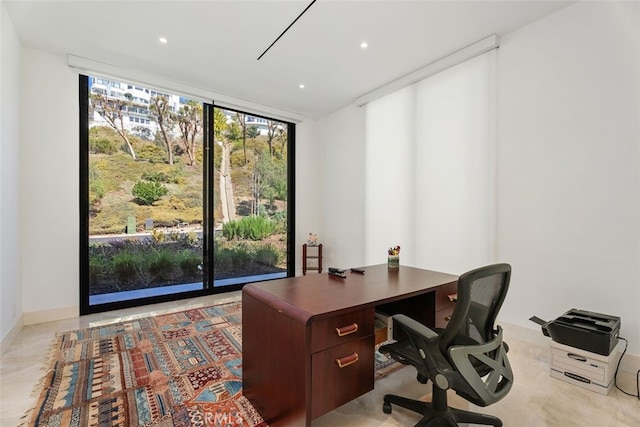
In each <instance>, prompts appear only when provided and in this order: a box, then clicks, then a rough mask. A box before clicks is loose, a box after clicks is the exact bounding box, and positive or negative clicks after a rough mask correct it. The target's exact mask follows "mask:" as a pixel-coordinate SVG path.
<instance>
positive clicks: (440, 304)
mask: <svg viewBox="0 0 640 427" xmlns="http://www.w3.org/2000/svg"><path fill="white" fill-rule="evenodd" d="M457 292H458V283H450V284H448V285H446V286H441V287H439V288H438V289H437V290H436V311H439V310H444V309H446V308H449V307H454V306H455V305H456V303H455V301H452V300H451V296H453V295H456V294H457Z"/></svg>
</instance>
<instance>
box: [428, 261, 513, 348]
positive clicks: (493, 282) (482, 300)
mask: <svg viewBox="0 0 640 427" xmlns="http://www.w3.org/2000/svg"><path fill="white" fill-rule="evenodd" d="M510 276H511V267H510V266H509V265H508V264H495V265H491V266H487V267H481V268H478V269H476V270H472V271H469V272H467V273H465V274H463V275H462V276H460V278H459V279H458V299H457V302H456V309H455V310H454V312H453V315H452V316H451V320H450V321H449V323H448V325H447V327H446V329H445V331H444V332H443V334H442V341H441V343H440V348H441V350H442V353H443V354H447V349H448V348H449V347H450V346H451V345H453V344H455V343H456V340H458V341H459V340H460V337H468V338H471V339H472V340H474V341H475V342H477V343H479V344H483V343H486V342H488V341H491V340H492V339H493V336H494V335H493V331H494V330H495V327H494V326H495V325H494V323H495V320H496V317H497V315H498V311H499V310H500V307H501V306H502V303H503V301H504V298H505V296H506V293H507V288H508V287H509V280H510Z"/></svg>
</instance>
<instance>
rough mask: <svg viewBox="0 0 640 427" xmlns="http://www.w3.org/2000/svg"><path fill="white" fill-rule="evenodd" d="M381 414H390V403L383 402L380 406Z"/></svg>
mask: <svg viewBox="0 0 640 427" xmlns="http://www.w3.org/2000/svg"><path fill="white" fill-rule="evenodd" d="M382 412H384V413H385V414H390V413H391V403H389V402H384V403H383V404H382Z"/></svg>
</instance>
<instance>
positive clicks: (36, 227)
mask: <svg viewBox="0 0 640 427" xmlns="http://www.w3.org/2000/svg"><path fill="white" fill-rule="evenodd" d="M22 54H23V55H22V81H21V93H22V97H21V106H20V117H21V126H20V150H21V151H20V183H21V189H20V193H21V196H20V215H21V218H22V221H21V227H20V235H21V242H22V246H21V250H20V254H21V271H22V288H23V298H24V302H23V308H24V312H25V323H29V321H28V316H29V314H30V313H31V312H38V311H43V310H54V311H57V312H59V313H66V314H70V315H73V314H75V315H77V313H78V305H79V293H80V291H79V285H78V283H79V279H78V275H79V264H78V259H79V249H78V239H79V218H78V212H79V202H78V197H79V196H78V195H79V166H78V164H79V163H78V162H79V148H78V147H79V142H78V141H79V139H78V138H79V136H78V133H79V131H78V129H79V119H78V105H79V104H78V77H77V74H76V73H75V72H73V71H72V70H71V69H70V68H69V67H68V66H67V65H66V56H64V55H56V54H50V53H46V52H43V51H39V50H34V49H30V48H26V47H25V48H24V49H23V52H22Z"/></svg>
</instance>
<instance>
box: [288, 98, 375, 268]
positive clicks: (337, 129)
mask: <svg viewBox="0 0 640 427" xmlns="http://www.w3.org/2000/svg"><path fill="white" fill-rule="evenodd" d="M363 125H364V123H363V111H362V109H360V108H357V107H347V108H344V109H342V110H340V111H338V112H336V113H334V114H331V115H329V116H327V117H324V118H323V119H322V120H320V121H319V122H318V131H317V133H316V135H315V138H316V139H315V140H316V141H317V142H315V143H314V146H316V147H317V148H318V149H319V157H315V158H313V159H308V160H307V161H309V160H310V161H311V162H313V163H317V164H318V171H317V173H318V175H315V176H314V177H313V178H312V179H313V180H314V182H315V184H316V185H317V186H318V187H319V188H320V193H319V196H320V200H319V201H318V202H317V203H318V213H319V214H320V219H321V223H320V228H319V229H318V240H319V242H320V243H322V245H323V257H324V259H323V264H324V266H325V267H337V268H350V267H357V266H362V265H365V260H364V257H363V252H362V248H363V247H365V233H364V230H365V229H364V221H363V220H364V218H365V211H364V209H365V208H364V200H365V194H364V192H363V191H362V189H363V187H364V176H365V175H364V159H365V154H364V145H363V144H364V138H363V135H364V126H363ZM300 172H301V173H300V174H298V180H297V185H298V186H299V187H298V188H300V189H301V187H300V181H299V179H301V178H302V177H303V176H304V173H303V172H302V171H300ZM318 177H322V178H318ZM303 208H304V207H303ZM306 214H308V213H301V216H304V215H306ZM312 231H315V230H309V232H312ZM309 232H306V235H308V233H309ZM302 234H303V235H304V234H305V233H302Z"/></svg>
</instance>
